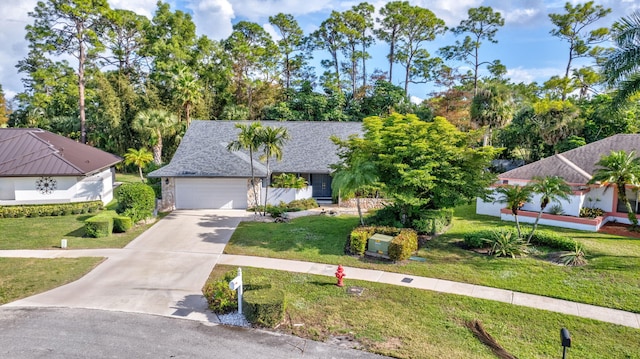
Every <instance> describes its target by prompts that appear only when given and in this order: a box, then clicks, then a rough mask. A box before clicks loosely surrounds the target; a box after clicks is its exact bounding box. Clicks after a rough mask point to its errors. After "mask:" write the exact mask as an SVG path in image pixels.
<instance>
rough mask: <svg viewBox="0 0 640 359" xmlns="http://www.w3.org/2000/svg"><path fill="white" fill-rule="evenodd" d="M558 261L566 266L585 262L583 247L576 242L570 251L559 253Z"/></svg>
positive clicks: (579, 264)
mask: <svg viewBox="0 0 640 359" xmlns="http://www.w3.org/2000/svg"><path fill="white" fill-rule="evenodd" d="M560 263H562V264H564V265H566V266H581V265H585V264H587V260H586V259H585V252H584V249H583V248H582V246H581V245H580V244H578V243H577V242H576V244H575V248H574V249H573V250H572V251H569V252H566V253H563V254H561V255H560Z"/></svg>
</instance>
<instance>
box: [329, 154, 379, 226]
mask: <svg viewBox="0 0 640 359" xmlns="http://www.w3.org/2000/svg"><path fill="white" fill-rule="evenodd" d="M331 176H332V177H333V180H332V181H331V188H332V191H333V195H334V196H351V195H354V196H355V197H356V206H357V207H358V215H359V216H360V224H361V225H363V226H364V218H363V217H362V209H361V207H360V192H361V191H362V189H363V188H364V187H366V186H371V185H373V184H374V183H376V181H378V177H377V172H376V166H375V164H374V163H373V162H371V161H367V160H366V159H364V158H358V157H356V158H354V159H353V161H352V162H351V163H349V164H343V165H342V166H341V167H339V168H338V169H337V170H336V171H335V172H333V174H332V175H331Z"/></svg>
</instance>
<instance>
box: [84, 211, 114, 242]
mask: <svg viewBox="0 0 640 359" xmlns="http://www.w3.org/2000/svg"><path fill="white" fill-rule="evenodd" d="M84 228H85V235H86V236H87V237H93V238H100V237H107V236H110V235H111V232H113V215H112V214H111V215H110V214H99V215H97V216H93V217H91V218H88V219H87V220H85V221H84Z"/></svg>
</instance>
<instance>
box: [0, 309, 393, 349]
mask: <svg viewBox="0 0 640 359" xmlns="http://www.w3.org/2000/svg"><path fill="white" fill-rule="evenodd" d="M0 358H10V359H22V358H25V359H26V358H29V359H32V358H47V359H50V358H53V359H55V358H64V359H73V358H127V359H128V358H154V359H155V358H216V359H227V358H229V359H231V358H234V359H235V358H251V359H267V358H278V359H285V358H306V359H308V358H312V359H313V358H318V359H320V358H323V359H330V358H336V359H351V358H354V359H355V358H383V357H381V356H377V355H374V354H371V353H367V352H362V351H357V350H352V349H345V348H341V347H338V346H333V345H328V344H324V343H319V342H314V341H311V340H306V339H302V338H298V337H294V336H289V335H282V334H277V333H272V332H266V331H261V330H255V329H246V328H239V327H227V326H223V325H215V324H204V323H202V322H198V321H193V320H185V319H177V318H169V317H163V316H157V315H149V314H134V313H121V312H113V311H103V310H91V309H68V308H6V307H5V308H1V309H0Z"/></svg>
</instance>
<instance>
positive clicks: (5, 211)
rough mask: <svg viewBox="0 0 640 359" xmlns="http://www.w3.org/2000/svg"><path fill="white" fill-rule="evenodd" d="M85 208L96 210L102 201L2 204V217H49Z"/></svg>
mask: <svg viewBox="0 0 640 359" xmlns="http://www.w3.org/2000/svg"><path fill="white" fill-rule="evenodd" d="M83 208H86V210H88V209H91V211H93V212H95V211H98V210H100V209H102V201H90V202H73V203H57V204H30V205H19V206H0V218H18V217H47V216H62V215H69V214H79V213H80V212H82V210H83Z"/></svg>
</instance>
